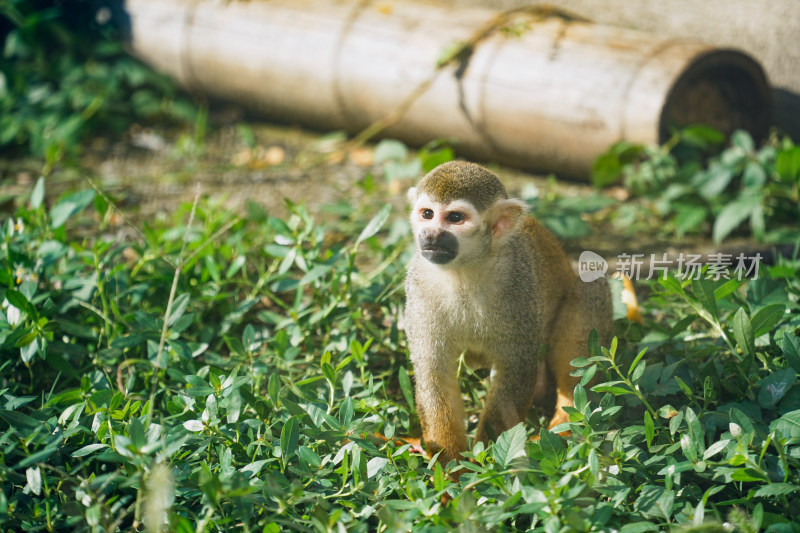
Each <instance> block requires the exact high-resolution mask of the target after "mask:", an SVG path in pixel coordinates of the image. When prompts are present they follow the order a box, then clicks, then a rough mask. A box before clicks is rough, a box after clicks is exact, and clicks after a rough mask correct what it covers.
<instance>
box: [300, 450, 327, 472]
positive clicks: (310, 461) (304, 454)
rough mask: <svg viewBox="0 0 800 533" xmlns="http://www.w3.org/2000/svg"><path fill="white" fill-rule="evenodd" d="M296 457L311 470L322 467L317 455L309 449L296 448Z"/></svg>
mask: <svg viewBox="0 0 800 533" xmlns="http://www.w3.org/2000/svg"><path fill="white" fill-rule="evenodd" d="M297 456H298V457H299V458H300V460H301V461H303V462H304V463H305V464H306V465H308V466H310V467H311V468H319V467H320V466H322V459H320V457H319V455H317V454H316V452H314V450H312V449H311V448H308V447H306V446H298V447H297Z"/></svg>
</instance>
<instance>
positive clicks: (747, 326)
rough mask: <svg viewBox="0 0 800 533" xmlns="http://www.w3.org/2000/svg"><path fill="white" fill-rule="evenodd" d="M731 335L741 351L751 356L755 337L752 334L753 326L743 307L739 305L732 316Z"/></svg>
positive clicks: (753, 350) (753, 351)
mask: <svg viewBox="0 0 800 533" xmlns="http://www.w3.org/2000/svg"><path fill="white" fill-rule="evenodd" d="M733 336H734V338H735V339H736V343H737V344H738V345H739V348H741V349H742V353H743V354H744V355H747V356H752V355H753V354H754V353H755V337H754V336H753V326H752V324H751V323H750V317H748V316H747V311H745V310H744V307H740V308H739V310H738V311H736V314H735V315H734V316H733Z"/></svg>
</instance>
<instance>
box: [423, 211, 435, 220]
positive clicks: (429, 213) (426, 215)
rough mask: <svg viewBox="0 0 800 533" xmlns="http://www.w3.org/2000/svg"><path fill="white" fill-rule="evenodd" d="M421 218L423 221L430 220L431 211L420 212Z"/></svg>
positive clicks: (431, 216)
mask: <svg viewBox="0 0 800 533" xmlns="http://www.w3.org/2000/svg"><path fill="white" fill-rule="evenodd" d="M422 218H424V219H425V220H430V219H432V218H433V209H423V210H422Z"/></svg>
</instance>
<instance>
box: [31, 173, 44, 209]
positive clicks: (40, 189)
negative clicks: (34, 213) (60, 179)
mask: <svg viewBox="0 0 800 533" xmlns="http://www.w3.org/2000/svg"><path fill="white" fill-rule="evenodd" d="M42 203H44V176H39V179H38V180H36V185H34V187H33V192H32V193H31V199H30V206H31V209H33V210H36V209H39V208H40V207H41V206H42Z"/></svg>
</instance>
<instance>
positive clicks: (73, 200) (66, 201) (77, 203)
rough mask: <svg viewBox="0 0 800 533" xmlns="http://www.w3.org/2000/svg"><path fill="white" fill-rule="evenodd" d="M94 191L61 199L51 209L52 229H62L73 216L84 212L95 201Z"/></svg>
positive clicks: (73, 194)
mask: <svg viewBox="0 0 800 533" xmlns="http://www.w3.org/2000/svg"><path fill="white" fill-rule="evenodd" d="M94 195H95V192H94V189H86V190H84V191H79V192H76V193H72V194H70V195H68V196H65V197H64V198H62V199H60V200H59V201H58V202H56V204H55V205H54V206H53V207H52V208H51V209H50V227H52V228H53V229H55V228H60V227H61V226H63V225H64V223H65V222H66V221H67V220H68V219H69V218H70V217H72V216H73V215H75V214H77V213H79V212H80V211H82V210H83V209H84V208H85V207H86V206H88V205H90V204H91V203H92V201H93V200H94Z"/></svg>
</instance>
